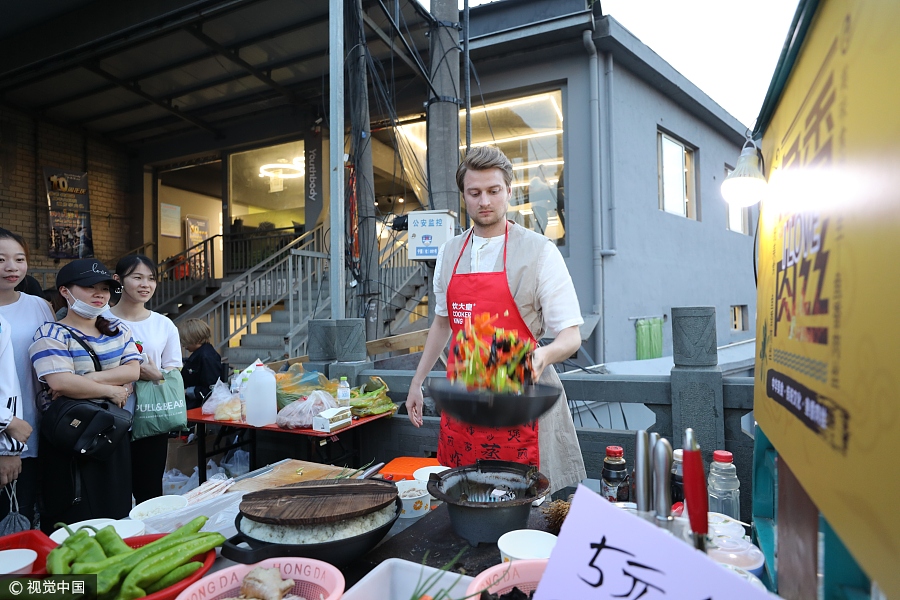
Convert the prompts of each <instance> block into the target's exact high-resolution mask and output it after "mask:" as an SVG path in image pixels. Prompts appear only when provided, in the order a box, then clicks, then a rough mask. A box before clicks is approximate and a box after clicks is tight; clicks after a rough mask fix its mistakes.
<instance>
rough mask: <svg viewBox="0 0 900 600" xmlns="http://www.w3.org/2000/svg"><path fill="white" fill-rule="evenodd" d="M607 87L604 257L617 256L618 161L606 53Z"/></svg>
mask: <svg viewBox="0 0 900 600" xmlns="http://www.w3.org/2000/svg"><path fill="white" fill-rule="evenodd" d="M603 77H604V84H605V87H606V185H607V188H606V205H607V210H609V242H610V243H609V246H607V247H606V249H604V250H603V251H602V254H603V256H615V255H616V177H615V167H616V161H615V160H613V148H615V147H616V134H615V130H614V128H613V57H612V52H607V53H606V69H605V72H604V75H603Z"/></svg>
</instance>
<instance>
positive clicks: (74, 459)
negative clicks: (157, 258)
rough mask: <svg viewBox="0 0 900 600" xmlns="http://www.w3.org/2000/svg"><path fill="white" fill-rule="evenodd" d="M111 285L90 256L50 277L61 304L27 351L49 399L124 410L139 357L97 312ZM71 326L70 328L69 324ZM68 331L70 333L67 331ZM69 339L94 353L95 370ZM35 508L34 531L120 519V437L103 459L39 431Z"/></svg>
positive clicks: (123, 452)
mask: <svg viewBox="0 0 900 600" xmlns="http://www.w3.org/2000/svg"><path fill="white" fill-rule="evenodd" d="M118 286H119V283H118V282H117V281H116V280H115V279H113V276H112V274H111V273H110V272H109V271H107V270H106V267H104V266H103V264H102V263H101V262H100V261H98V260H95V259H92V258H81V259H77V260H73V261H72V262H70V263H69V264H67V265H66V266H64V267H63V268H62V269H60V270H59V273H57V275H56V288H57V290H58V291H59V293H60V295H61V296H62V297H63V298H64V299H65V301H66V304H67V305H68V312H67V313H66V316H65V317H64V318H63V319H61V320H60V321H59V322H58V323H45V324H44V325H42V326H41V327H40V328H39V329H38V330H37V332H36V333H35V334H34V342H33V343H32V344H31V347H30V348H29V353H30V354H31V362H32V364H33V365H34V370H35V372H36V373H37V375H38V379H40V380H41V381H43V382H44V383H46V384H47V385H48V386H49V388H50V390H51V391H52V393H53V398H54V399H53V400H52V401H51V402H55V401H56V397H57V396H66V397H69V398H82V399H101V398H102V399H107V400H109V401H110V402H112V403H114V404H116V405H117V406H119V407H124V406H125V402H126V400H127V399H128V396H130V395H131V393H132V392H133V390H134V385H133V382H134V381H136V380H137V379H138V377H140V373H141V367H140V365H141V361H142V360H143V359H142V358H141V354H140V352H138V349H137V347H136V346H135V343H134V340H132V337H131V331H130V330H129V329H128V327H126V326H125V325H124V324H122V323H121V322H119V321H118V320H115V319H113V320H110V319H107V318H105V317H103V316H102V315H103V313H104V312H106V311H107V310H108V308H109V298H110V290H111V289H112V288H113V287H118ZM69 328H71V329H69ZM73 330H74V331H73ZM75 336H78V337H80V338H81V339H82V340H83V341H84V342H85V343H86V344H87V345H88V346H90V348H91V349H92V350H93V351H94V353H95V354H96V355H97V358H98V359H99V361H100V366H101V370H100V371H97V370H95V368H94V361H93V359H92V358H91V356H90V354H89V353H88V352H87V351H86V350H85V349H84V348H83V347H82V346H81V344H80V343H79V342H78V340H77V338H76V337H75ZM38 458H39V465H40V469H41V476H42V482H41V491H42V494H43V510H42V511H41V529H42V530H44V532H47V533H49V532H52V531H53V529H54V527H53V526H54V524H55V523H57V522H60V521H61V522H63V523H75V522H77V521H83V520H85V519H95V518H99V517H107V518H112V519H121V518H123V517H126V516H128V512H129V511H130V510H131V452H130V446H129V443H128V438H127V437H123V438H121V440H120V441H119V442H118V444H117V447H116V448H115V449H114V450H113V452H112V456H111V457H110V458H109V459H107V460H97V459H94V458H91V457H89V456H85V457H82V456H80V455H78V456H76V455H75V454H73V452H72V450H71V448H69V449H68V450H67V449H64V448H61V447H57V446H54V444H53V439H52V438H51V437H49V436H48V435H46V432H45V435H44V439H43V440H42V443H41V446H40V450H39V451H38Z"/></svg>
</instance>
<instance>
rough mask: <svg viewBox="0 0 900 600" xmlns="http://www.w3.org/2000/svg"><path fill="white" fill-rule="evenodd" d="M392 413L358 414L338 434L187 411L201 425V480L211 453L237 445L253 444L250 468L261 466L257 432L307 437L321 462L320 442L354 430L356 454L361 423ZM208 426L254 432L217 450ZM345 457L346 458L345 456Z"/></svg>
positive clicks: (189, 421) (352, 452)
mask: <svg viewBox="0 0 900 600" xmlns="http://www.w3.org/2000/svg"><path fill="white" fill-rule="evenodd" d="M391 414H392V413H390V412H386V413H382V414H380V415H372V416H371V417H354V418H353V422H352V423H351V424H350V425H348V426H346V427H344V428H343V429H340V430H338V431H337V432H334V433H324V432H321V431H313V430H312V429H283V428H281V427H279V426H278V425H266V426H265V427H253V426H252V425H249V424H247V423H244V422H243V421H216V420H215V419H214V418H213V417H212V415H204V414H203V409H201V408H193V409H191V410H189V411H187V417H188V423H193V424H195V425H197V464H198V465H199V467H200V468H199V469H197V471H198V474H199V476H200V483H203V482H204V481H206V469H205V468H203V465H205V464H206V459H207V458H208V457H209V456H213V455H216V454H221V453H224V452H227V451H229V450H231V449H233V448H240V447H242V446H246V445H249V446H250V470H251V471H252V470H254V469H256V468H257V465H256V432H257V431H274V432H277V433H292V434H295V435H302V436H306V438H307V440H309V445H310V453H309V455H310V456H309V460H310V461H311V462H320V461H316V460H314V458H315V452H314V451H315V449H316V445H317V444H318V443H323V445H324V442H325V441H326V440H329V439H332V438H333V441H337V440H338V438H339V436H341V435H344V434H345V433H347V432H351V433H350V435H351V436H353V445H352V448H353V449H354V450H353V451H351V452H350V453H348V456H350V457H352V456H353V455H355V454H356V453H358V451H359V447H360V441H361V439H362V431H361V430H360V429H359V427H360V426H361V425H365V424H366V423H371V422H372V421H377V420H378V419H383V418H385V417H389V416H391ZM207 425H221V426H227V427H240V428H242V429H248V430H249V432H250V439H249V440H246V441H242V442H235V443H233V444H228V445H225V446H223V447H221V448H218V449H216V450H215V451H214V452H207V450H206V426H207ZM341 458H343V457H341Z"/></svg>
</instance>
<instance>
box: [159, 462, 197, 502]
mask: <svg viewBox="0 0 900 600" xmlns="http://www.w3.org/2000/svg"><path fill="white" fill-rule="evenodd" d="M188 479H190V478H189V477H188V476H187V475H185V474H184V473H182V472H181V471H179V470H178V469H172V470H170V471H166V472H165V473H163V496H166V495H178V494H182V493H184V492H182V488H183V487H184V485H185V484H186V483H187V482H188ZM198 481H199V477H198Z"/></svg>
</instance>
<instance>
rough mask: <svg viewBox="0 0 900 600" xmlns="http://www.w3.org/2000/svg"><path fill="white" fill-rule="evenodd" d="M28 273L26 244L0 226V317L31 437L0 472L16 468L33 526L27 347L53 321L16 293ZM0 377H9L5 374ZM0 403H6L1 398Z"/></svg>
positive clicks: (37, 301)
mask: <svg viewBox="0 0 900 600" xmlns="http://www.w3.org/2000/svg"><path fill="white" fill-rule="evenodd" d="M27 274H28V244H27V243H26V242H25V239H24V238H23V237H22V236H21V235H19V234H17V233H13V232H12V231H9V230H7V229H3V228H2V227H0V316H3V317H4V318H5V319H6V320H7V321H8V322H9V330H10V334H11V335H10V342H11V344H12V355H13V358H14V361H15V373H12V375H11V377H16V375H18V380H19V388H20V392H21V396H20V402H21V404H22V418H23V419H24V420H25V421H26V422H27V423H28V425H30V426H31V435H29V436H28V440H27V442H26V444H27V446H28V449H27V450H25V451H24V452H22V453H21V455H19V456H0V470H7V469H12V468H13V467H14V466H15V465H18V471H19V472H18V475H17V477H18V479H17V483H16V497H17V499H18V501H19V512H20V513H21V514H23V515H25V516H26V517H27V518H28V520H29V521H31V523H32V525H33V524H34V506H35V502H36V501H37V499H38V491H39V490H40V470H39V469H38V464H37V463H38V459H37V456H38V446H39V444H40V442H39V437H40V436H39V430H40V418H39V416H38V414H37V406H36V405H35V402H34V399H35V396H36V395H37V392H38V390H39V389H40V384H39V383H38V380H37V375H35V373H34V369H33V368H32V366H31V356H30V355H29V354H28V347H29V346H31V341H32V338H34V332H35V331H36V330H37V328H38V327H40V326H41V325H43V324H44V323H45V322H47V321H52V320H53V312H52V311H51V310H50V305H49V304H48V303H47V301H46V300H44V299H43V298H40V297H38V296H32V295H29V294H25V293H22V292H18V291H16V289H15V288H16V287H17V286H21V285H22V282H24V281H25V279H26V275H27ZM0 377H3V378H7V377H10V375H8V374H7V373H2V374H0ZM2 400H4V401H6V399H5V398H3V399H2ZM8 505H9V499H8V497H7V496H6V494H0V517H2V516H3V515H5V514H6V513H7V512H8V511H9V506H8Z"/></svg>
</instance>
